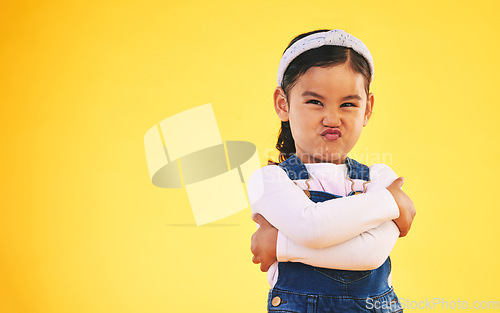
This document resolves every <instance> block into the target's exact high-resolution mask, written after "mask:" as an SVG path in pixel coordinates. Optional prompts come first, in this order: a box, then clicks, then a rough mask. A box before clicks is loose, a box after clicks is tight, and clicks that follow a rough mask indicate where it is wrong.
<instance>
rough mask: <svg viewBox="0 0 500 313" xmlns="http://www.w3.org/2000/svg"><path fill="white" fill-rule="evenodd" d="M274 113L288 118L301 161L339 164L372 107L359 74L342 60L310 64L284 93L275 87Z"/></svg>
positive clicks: (367, 117) (352, 145)
mask: <svg viewBox="0 0 500 313" xmlns="http://www.w3.org/2000/svg"><path fill="white" fill-rule="evenodd" d="M274 99H275V109H276V113H278V116H279V117H280V119H281V120H282V121H289V122H290V128H291V131H292V136H293V139H294V140H295V149H296V154H297V156H298V157H299V158H300V159H301V161H302V162H304V163H317V162H331V163H336V164H341V163H343V162H344V160H345V158H346V156H347V154H348V153H349V151H351V149H352V148H353V147H354V145H355V144H356V142H357V141H358V139H359V137H360V135H361V130H362V129H363V127H364V126H366V124H367V123H368V120H369V118H370V116H371V112H372V109H373V94H371V93H370V94H368V96H367V94H366V91H365V79H364V77H363V75H361V74H359V73H356V72H353V71H352V70H351V69H350V68H349V67H348V66H347V65H346V64H342V65H334V66H329V67H317V66H314V67H311V68H310V69H309V70H308V71H307V72H306V73H305V74H303V75H302V76H300V77H299V78H298V79H297V81H296V84H295V85H294V86H293V87H292V89H291V90H290V91H289V94H288V101H287V100H286V97H285V95H284V92H283V89H282V88H281V87H278V88H276V91H275V94H274Z"/></svg>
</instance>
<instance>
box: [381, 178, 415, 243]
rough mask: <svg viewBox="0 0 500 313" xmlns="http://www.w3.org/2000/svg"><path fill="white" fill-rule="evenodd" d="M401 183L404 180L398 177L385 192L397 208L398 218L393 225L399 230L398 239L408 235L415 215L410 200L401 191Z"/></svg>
mask: <svg viewBox="0 0 500 313" xmlns="http://www.w3.org/2000/svg"><path fill="white" fill-rule="evenodd" d="M403 183H404V178H403V177H399V178H397V179H396V180H395V181H394V182H393V183H392V184H391V185H390V186H389V187H387V190H389V191H390V193H391V194H392V196H393V197H394V200H396V203H397V204H398V208H399V217H398V218H397V219H395V220H394V223H396V225H397V226H398V228H399V237H404V236H406V234H408V232H409V231H410V227H411V224H412V223H413V219H414V218H415V214H416V213H417V212H416V211H415V207H414V206H413V202H412V201H411V199H410V198H409V197H408V196H407V195H406V194H405V193H404V192H403V190H401V187H402V186H403Z"/></svg>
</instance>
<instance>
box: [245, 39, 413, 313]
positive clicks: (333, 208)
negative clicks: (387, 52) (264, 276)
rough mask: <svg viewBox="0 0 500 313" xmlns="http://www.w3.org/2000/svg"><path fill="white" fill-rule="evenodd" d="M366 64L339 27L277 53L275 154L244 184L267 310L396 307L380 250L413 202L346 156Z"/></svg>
mask: <svg viewBox="0 0 500 313" xmlns="http://www.w3.org/2000/svg"><path fill="white" fill-rule="evenodd" d="M373 69H374V68H373V59H372V56H371V54H370V52H369V51H368V48H367V47H366V46H365V45H364V44H363V43H362V42H361V41H360V40H359V39H357V38H355V37H353V36H352V35H350V34H348V33H346V32H344V31H342V30H318V31H313V32H309V33H305V34H301V35H299V36H297V37H296V38H295V39H293V40H292V41H291V42H290V44H289V45H288V47H287V49H286V50H285V52H284V54H283V56H282V59H281V61H280V65H279V69H278V87H277V88H276V90H275V93H274V105H275V110H276V113H277V114H278V116H279V118H280V119H281V121H282V122H281V130H280V134H279V136H278V143H277V145H276V147H277V149H278V150H279V151H280V156H279V160H280V163H279V164H276V163H274V164H270V165H268V166H265V167H263V168H261V169H259V170H257V171H256V172H255V173H253V174H252V176H251V178H250V180H249V182H248V185H247V188H248V198H249V201H250V206H251V208H252V212H253V213H254V214H253V216H252V217H253V219H254V220H255V221H256V222H257V223H258V224H259V225H260V227H259V229H258V230H257V232H256V233H255V234H254V235H253V236H252V246H251V250H252V253H253V254H254V257H253V262H254V263H261V270H263V271H268V281H269V284H270V286H271V287H272V288H271V290H270V291H269V299H268V311H269V312H316V313H321V312H399V311H402V307H401V305H400V303H399V301H398V298H397V296H396V294H395V292H394V290H393V287H392V286H391V279H390V273H391V262H390V258H389V254H390V252H391V250H392V248H393V247H394V244H395V242H396V240H397V238H398V237H402V236H405V235H406V234H407V232H408V231H409V229H410V225H411V222H412V220H413V217H414V215H415V209H414V207H413V203H412V201H411V200H410V199H409V198H408V197H407V196H406V194H405V193H404V192H403V191H402V190H401V186H402V183H403V179H402V178H397V175H396V174H395V173H394V172H393V171H392V170H391V169H390V168H389V167H388V166H387V165H385V164H375V165H372V166H370V167H368V166H366V165H364V164H361V163H359V162H357V161H355V160H353V159H351V158H349V157H347V154H348V153H349V151H351V149H352V148H353V147H354V145H355V144H356V142H357V140H358V138H359V136H360V135H361V130H362V128H363V127H364V126H366V125H367V122H368V120H369V119H370V117H371V114H372V109H373V104H374V97H373V94H372V93H370V92H369V86H370V83H371V81H372V78H373ZM270 163H272V162H270Z"/></svg>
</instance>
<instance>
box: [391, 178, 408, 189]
mask: <svg viewBox="0 0 500 313" xmlns="http://www.w3.org/2000/svg"><path fill="white" fill-rule="evenodd" d="M404 182H405V179H404V177H398V178H396V179H395V180H394V181H393V182H392V184H391V185H394V187H397V188H399V189H401V187H403V183H404Z"/></svg>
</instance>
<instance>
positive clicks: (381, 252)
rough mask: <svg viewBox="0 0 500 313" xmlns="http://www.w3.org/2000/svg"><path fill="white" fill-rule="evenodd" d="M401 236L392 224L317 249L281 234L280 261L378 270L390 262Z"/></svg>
mask: <svg viewBox="0 0 500 313" xmlns="http://www.w3.org/2000/svg"><path fill="white" fill-rule="evenodd" d="M398 236H399V230H398V228H397V226H396V225H395V224H394V222H392V221H388V222H385V223H383V224H381V225H379V226H377V227H375V228H373V229H370V230H368V231H366V232H363V233H362V234H360V235H358V236H356V237H354V238H352V239H350V240H347V241H345V242H342V243H340V244H337V245H333V246H329V247H326V248H322V249H313V248H309V247H305V246H303V245H301V244H299V243H297V242H295V241H294V240H292V239H291V238H289V237H287V236H286V235H285V234H284V233H282V232H279V233H278V245H277V258H278V261H280V262H288V261H290V262H301V263H305V264H309V265H312V266H318V267H326V268H334V269H343V270H369V269H375V268H377V267H379V266H380V265H382V263H384V261H385V260H386V259H387V257H388V256H389V254H390V252H391V251H392V249H393V247H394V245H395V243H396V241H397V239H398Z"/></svg>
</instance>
